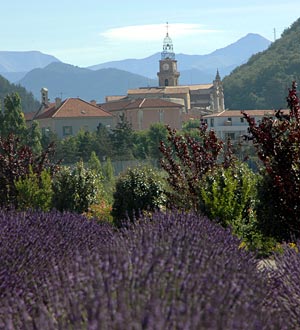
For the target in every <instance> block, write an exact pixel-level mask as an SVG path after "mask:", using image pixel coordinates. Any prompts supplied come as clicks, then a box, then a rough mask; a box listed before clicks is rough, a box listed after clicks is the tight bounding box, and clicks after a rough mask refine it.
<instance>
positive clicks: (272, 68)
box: [223, 18, 300, 110]
mask: <svg viewBox="0 0 300 330" xmlns="http://www.w3.org/2000/svg"><path fill="white" fill-rule="evenodd" d="M299 39H300V18H299V19H298V20H297V21H295V22H294V23H293V24H292V25H291V27H290V28H288V29H286V30H285V31H284V32H283V34H282V36H281V38H280V39H278V40H276V41H275V42H273V43H272V44H271V45H270V47H269V48H268V49H267V50H265V51H263V52H261V53H258V54H256V55H254V56H252V57H251V58H250V59H249V61H248V62H247V63H245V64H244V65H241V66H239V67H237V68H236V69H235V70H233V72H232V73H231V74H230V75H229V76H227V77H225V78H224V80H223V84H224V95H225V105H226V108H229V109H245V110H249V109H273V108H274V109H278V108H285V107H286V104H285V96H286V94H287V90H288V86H289V84H290V82H291V81H293V80H296V81H299V80H300V56H299V54H300V44H299V42H298V40H299Z"/></svg>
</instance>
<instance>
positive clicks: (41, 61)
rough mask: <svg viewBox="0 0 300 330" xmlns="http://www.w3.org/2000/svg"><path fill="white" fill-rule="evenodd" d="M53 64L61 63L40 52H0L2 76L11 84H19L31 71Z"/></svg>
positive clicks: (0, 72)
mask: <svg viewBox="0 0 300 330" xmlns="http://www.w3.org/2000/svg"><path fill="white" fill-rule="evenodd" d="M52 62H60V60H59V59H57V58H56V57H54V56H52V55H48V54H43V53H41V52H38V51H26V52H12V51H0V75H1V76H3V77H4V78H6V79H8V80H9V81H11V82H17V81H18V80H20V79H22V78H23V77H24V76H25V75H26V74H27V73H28V72H29V71H31V70H33V69H36V68H44V67H45V66H47V65H48V64H50V63H52Z"/></svg>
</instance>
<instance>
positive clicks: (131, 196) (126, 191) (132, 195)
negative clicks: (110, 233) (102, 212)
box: [112, 166, 166, 226]
mask: <svg viewBox="0 0 300 330" xmlns="http://www.w3.org/2000/svg"><path fill="white" fill-rule="evenodd" d="M164 187H165V181H164V179H163V177H162V175H161V173H159V172H158V171H156V170H154V169H153V168H151V167H147V166H143V167H138V168H134V169H128V170H127V171H126V172H125V173H123V174H122V175H121V176H120V177H119V178H118V179H117V182H116V191H115V193H114V203H113V207H112V215H113V218H114V222H115V224H116V225H118V226H119V225H121V222H122V220H125V219H126V218H127V217H129V219H130V220H131V221H134V219H136V218H138V217H139V215H140V214H141V213H142V212H143V211H150V212H152V211H154V210H156V209H159V208H161V207H163V206H164V205H165V202H166V199H165V194H164V192H165V188H164Z"/></svg>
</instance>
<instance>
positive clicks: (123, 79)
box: [0, 33, 271, 102]
mask: <svg viewBox="0 0 300 330" xmlns="http://www.w3.org/2000/svg"><path fill="white" fill-rule="evenodd" d="M270 44H271V42H270V41H269V40H267V39H265V38H263V37H262V36H260V35H258V34H252V33H249V34H248V35H246V36H245V37H243V38H241V39H239V40H238V41H236V42H235V43H233V44H230V45H228V46H226V47H224V48H221V49H217V50H216V51H214V52H212V53H210V54H207V55H186V54H177V55H176V59H177V61H178V68H179V71H180V81H179V83H180V84H181V85H187V84H201V83H210V82H212V80H213V79H214V78H215V75H216V71H217V69H218V70H219V72H220V74H221V77H224V76H226V75H228V74H230V72H231V71H232V70H233V69H234V68H236V67H238V66H239V65H241V64H243V63H246V62H247V60H248V59H249V58H250V57H251V56H252V55H253V54H256V53H258V52H262V51H264V50H265V49H267V48H268V47H269V45H270ZM159 60H160V53H156V54H153V55H151V56H149V57H146V58H144V59H125V60H122V61H114V62H106V63H102V64H97V65H94V66H90V67H88V68H79V67H76V66H73V65H70V64H66V63H62V62H60V61H59V60H58V59H57V58H55V57H53V56H51V55H46V54H43V53H40V52H0V74H1V75H3V76H5V77H6V78H7V79H9V80H10V81H12V82H15V83H18V84H20V85H21V86H24V87H25V88H26V89H27V90H28V91H30V92H32V93H33V95H34V96H35V97H36V98H37V99H40V89H41V88H42V87H47V88H48V90H49V97H50V99H53V98H55V97H57V96H59V97H62V98H67V97H81V98H82V99H85V100H92V99H94V100H96V101H98V102H103V101H104V100H105V96H107V95H124V94H126V92H127V90H128V89H130V88H138V87H145V86H156V85H157V77H156V74H157V71H158V66H159V64H158V63H159ZM26 70H28V71H27V72H26ZM18 75H19V77H21V76H22V75H23V77H22V78H21V79H19V80H16V78H17V77H18Z"/></svg>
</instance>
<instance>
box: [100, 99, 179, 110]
mask: <svg viewBox="0 0 300 330" xmlns="http://www.w3.org/2000/svg"><path fill="white" fill-rule="evenodd" d="M182 107H184V105H181V104H178V103H175V102H170V101H166V100H163V99H154V98H140V99H133V100H132V99H127V100H120V101H112V102H107V103H103V104H101V108H103V109H104V110H106V111H120V110H130V109H138V108H139V109H149V108H182Z"/></svg>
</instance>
